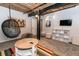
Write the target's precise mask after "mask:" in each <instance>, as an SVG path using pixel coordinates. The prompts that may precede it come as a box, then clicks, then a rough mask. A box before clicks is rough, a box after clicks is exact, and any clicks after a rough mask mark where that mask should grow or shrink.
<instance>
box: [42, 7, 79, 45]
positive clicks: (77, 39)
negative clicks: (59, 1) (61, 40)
mask: <svg viewBox="0 0 79 59" xmlns="http://www.w3.org/2000/svg"><path fill="white" fill-rule="evenodd" d="M47 16H49V20H51V22H52V26H51V27H50V28H49V29H48V28H46V26H45V19H46V17H47ZM42 19H43V20H44V21H43V23H44V24H43V31H45V32H46V33H47V32H51V33H52V30H53V29H68V30H70V37H71V39H72V43H73V44H77V45H79V6H76V7H73V8H70V9H66V10H62V11H58V12H55V13H51V14H47V15H45V16H42ZM65 19H72V26H60V25H59V23H60V20H65Z"/></svg>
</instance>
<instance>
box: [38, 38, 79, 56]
mask: <svg viewBox="0 0 79 59" xmlns="http://www.w3.org/2000/svg"><path fill="white" fill-rule="evenodd" d="M39 43H40V44H43V45H44V46H45V47H47V48H50V49H53V50H54V52H55V53H56V54H58V55H61V56H79V46H77V45H73V44H69V43H65V42H60V41H57V40H52V39H46V38H41V40H40V41H39Z"/></svg>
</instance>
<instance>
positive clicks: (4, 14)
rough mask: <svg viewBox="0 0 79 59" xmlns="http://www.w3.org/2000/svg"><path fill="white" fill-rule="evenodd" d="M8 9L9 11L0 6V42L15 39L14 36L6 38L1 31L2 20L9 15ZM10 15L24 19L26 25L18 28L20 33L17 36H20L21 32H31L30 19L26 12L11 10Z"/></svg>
mask: <svg viewBox="0 0 79 59" xmlns="http://www.w3.org/2000/svg"><path fill="white" fill-rule="evenodd" d="M8 11H9V10H8V8H5V7H1V6H0V42H5V41H9V40H14V39H15V38H13V39H11V38H7V37H6V36H5V35H4V34H3V32H2V28H1V25H2V22H3V21H4V20H6V19H8V17H9V12H8ZM11 16H12V18H16V19H24V20H25V21H26V22H25V23H26V26H25V27H22V28H20V29H21V33H20V35H19V36H18V37H17V38H20V37H21V35H22V34H23V33H31V19H30V18H29V17H28V15H27V14H23V13H22V12H19V11H15V10H11Z"/></svg>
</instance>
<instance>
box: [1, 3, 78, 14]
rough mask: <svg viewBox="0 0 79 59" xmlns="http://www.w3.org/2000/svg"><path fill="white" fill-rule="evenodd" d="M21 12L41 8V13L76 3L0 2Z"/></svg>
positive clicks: (72, 5)
mask: <svg viewBox="0 0 79 59" xmlns="http://www.w3.org/2000/svg"><path fill="white" fill-rule="evenodd" d="M9 5H10V8H11V9H14V10H17V11H20V12H23V13H31V12H35V11H38V10H41V11H42V13H43V14H48V13H51V12H55V11H59V10H63V9H67V8H71V7H74V6H76V5H78V4H77V3H0V6H3V7H7V8H9Z"/></svg>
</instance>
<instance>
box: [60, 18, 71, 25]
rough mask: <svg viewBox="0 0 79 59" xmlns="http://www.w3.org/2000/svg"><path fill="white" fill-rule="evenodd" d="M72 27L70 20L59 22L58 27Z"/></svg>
mask: <svg viewBox="0 0 79 59" xmlns="http://www.w3.org/2000/svg"><path fill="white" fill-rule="evenodd" d="M71 25H72V20H71V19H67V20H60V26H71Z"/></svg>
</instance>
